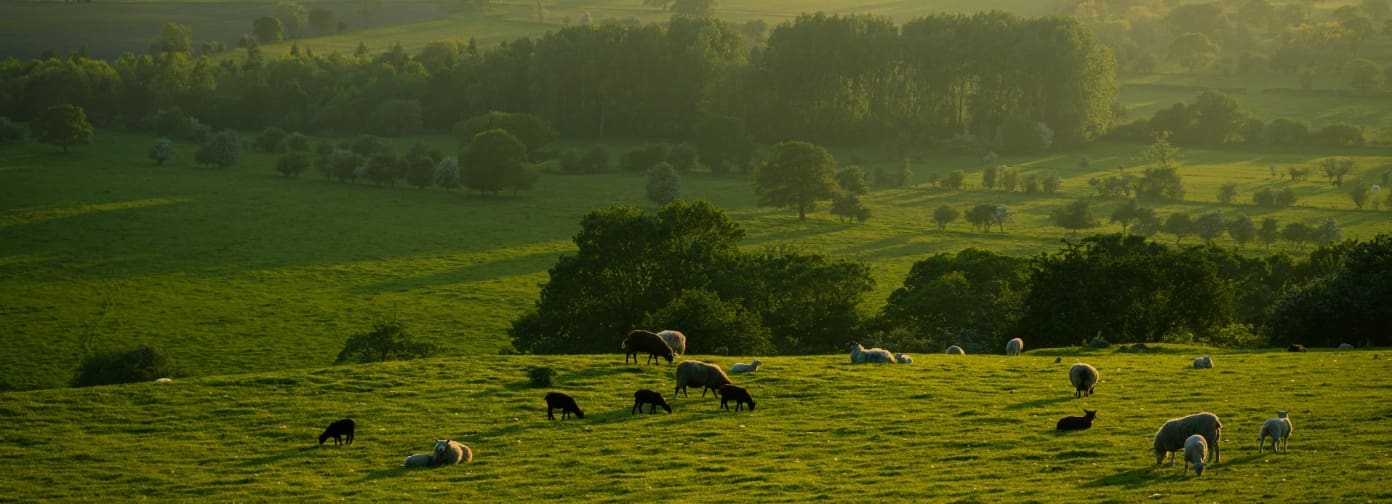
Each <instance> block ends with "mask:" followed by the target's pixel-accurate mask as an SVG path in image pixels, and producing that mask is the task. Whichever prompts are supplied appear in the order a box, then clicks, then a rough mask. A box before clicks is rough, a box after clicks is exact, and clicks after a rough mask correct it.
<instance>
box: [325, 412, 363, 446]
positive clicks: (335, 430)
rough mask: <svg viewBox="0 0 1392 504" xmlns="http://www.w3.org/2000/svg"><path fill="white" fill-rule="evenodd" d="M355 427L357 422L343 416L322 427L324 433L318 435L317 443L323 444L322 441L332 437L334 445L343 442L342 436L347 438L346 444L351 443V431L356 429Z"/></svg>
mask: <svg viewBox="0 0 1392 504" xmlns="http://www.w3.org/2000/svg"><path fill="white" fill-rule="evenodd" d="M357 427H358V426H357V424H355V423H353V419H351V418H345V419H342V420H339V421H336V422H334V423H331V424H329V428H327V429H324V433H323V434H320V435H319V444H321V445H322V444H324V441H328V440H329V438H333V440H334V445H340V444H344V443H343V438H344V437H347V438H348V442H347V444H353V431H354V430H356V429H357Z"/></svg>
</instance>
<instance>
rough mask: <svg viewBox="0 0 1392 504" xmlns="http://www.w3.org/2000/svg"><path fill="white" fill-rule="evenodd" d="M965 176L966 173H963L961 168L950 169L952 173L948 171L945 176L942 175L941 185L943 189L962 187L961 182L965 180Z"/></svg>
mask: <svg viewBox="0 0 1392 504" xmlns="http://www.w3.org/2000/svg"><path fill="white" fill-rule="evenodd" d="M966 178H967V174H966V173H963V172H962V170H952V173H948V174H947V176H946V177H943V179H942V183H941V185H942V187H943V189H952V190H954V191H955V190H957V189H961V188H962V184H963V183H965V182H966Z"/></svg>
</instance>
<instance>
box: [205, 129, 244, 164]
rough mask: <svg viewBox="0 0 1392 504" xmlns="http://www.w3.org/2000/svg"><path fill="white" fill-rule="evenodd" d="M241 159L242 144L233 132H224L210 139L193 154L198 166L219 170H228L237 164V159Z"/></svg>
mask: <svg viewBox="0 0 1392 504" xmlns="http://www.w3.org/2000/svg"><path fill="white" fill-rule="evenodd" d="M240 157H241V142H240V141H239V140H238V139H237V133H235V132H233V131H232V130H222V131H219V132H217V134H215V135H213V137H212V138H210V139H208V142H207V143H205V144H203V146H202V147H200V148H199V149H198V152H195V153H194V154H193V160H194V161H196V162H197V163H198V164H204V165H212V166H216V167H218V168H227V167H230V166H232V165H235V164H237V159H239V158H240Z"/></svg>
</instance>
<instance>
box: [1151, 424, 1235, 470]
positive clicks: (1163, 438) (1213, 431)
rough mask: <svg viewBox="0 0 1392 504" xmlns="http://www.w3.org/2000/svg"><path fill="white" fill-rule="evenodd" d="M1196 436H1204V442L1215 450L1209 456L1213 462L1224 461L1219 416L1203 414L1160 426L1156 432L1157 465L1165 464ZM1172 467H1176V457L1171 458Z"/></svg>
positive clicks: (1221, 427) (1221, 425) (1221, 428)
mask: <svg viewBox="0 0 1392 504" xmlns="http://www.w3.org/2000/svg"><path fill="white" fill-rule="evenodd" d="M1195 434H1198V435H1201V436H1203V438H1204V442H1205V443H1207V444H1208V447H1209V448H1211V449H1212V450H1213V451H1212V452H1211V454H1210V455H1209V457H1210V458H1212V459H1213V462H1218V461H1220V460H1222V455H1221V454H1220V453H1219V449H1218V441H1219V439H1220V438H1221V437H1222V436H1223V423H1222V422H1220V421H1218V415H1214V414H1213V413H1208V412H1203V413H1195V414H1193V415H1189V416H1186V417H1181V418H1171V419H1169V420H1167V421H1166V422H1165V423H1164V425H1161V426H1160V430H1157V431H1155V445H1154V450H1155V465H1160V463H1161V462H1164V460H1165V457H1166V456H1167V455H1169V454H1170V452H1178V451H1179V450H1181V449H1183V448H1184V442H1185V440H1186V439H1189V436H1192V435H1195ZM1170 465H1174V457H1171V458H1170Z"/></svg>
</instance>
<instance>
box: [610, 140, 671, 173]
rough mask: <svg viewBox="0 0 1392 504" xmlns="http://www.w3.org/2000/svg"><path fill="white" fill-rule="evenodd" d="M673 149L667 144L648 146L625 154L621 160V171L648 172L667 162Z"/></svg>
mask: <svg viewBox="0 0 1392 504" xmlns="http://www.w3.org/2000/svg"><path fill="white" fill-rule="evenodd" d="M671 150H672V147H671V146H670V145H667V144H665V143H656V144H648V145H645V146H642V147H639V148H637V149H633V150H631V151H628V152H625V153H624V155H623V159H621V160H619V169H621V170H623V171H629V172H647V171H648V169H649V168H652V167H653V166H655V165H657V164H658V163H661V162H663V161H666V160H667V154H668V153H670V152H671Z"/></svg>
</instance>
